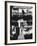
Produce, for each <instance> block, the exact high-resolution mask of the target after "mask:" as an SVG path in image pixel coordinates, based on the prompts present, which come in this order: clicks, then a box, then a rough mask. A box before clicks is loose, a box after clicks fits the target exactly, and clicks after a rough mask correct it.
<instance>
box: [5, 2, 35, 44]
mask: <svg viewBox="0 0 37 46" xmlns="http://www.w3.org/2000/svg"><path fill="white" fill-rule="evenodd" d="M5 5H6V6H5V10H6V14H5V15H6V22H5V23H6V25H5V27H6V30H5V43H6V44H23V43H35V42H36V14H35V3H28V2H6V3H5Z"/></svg>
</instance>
